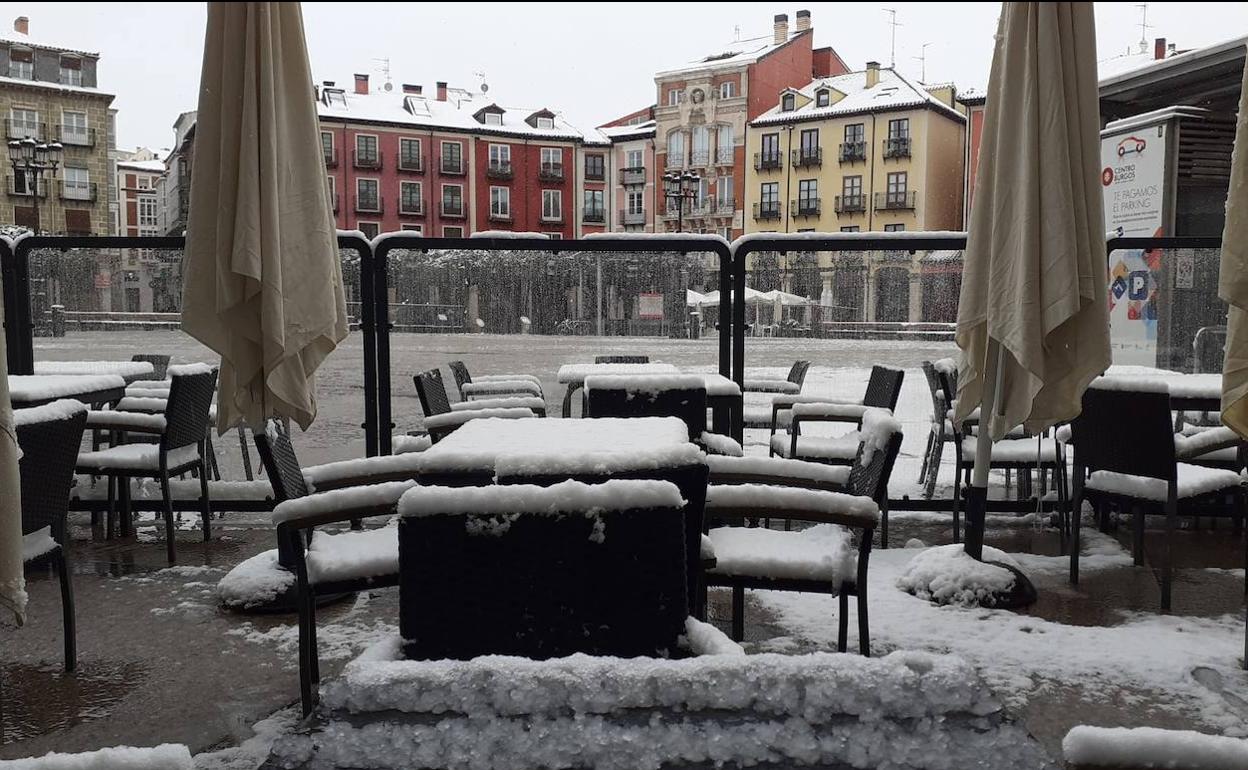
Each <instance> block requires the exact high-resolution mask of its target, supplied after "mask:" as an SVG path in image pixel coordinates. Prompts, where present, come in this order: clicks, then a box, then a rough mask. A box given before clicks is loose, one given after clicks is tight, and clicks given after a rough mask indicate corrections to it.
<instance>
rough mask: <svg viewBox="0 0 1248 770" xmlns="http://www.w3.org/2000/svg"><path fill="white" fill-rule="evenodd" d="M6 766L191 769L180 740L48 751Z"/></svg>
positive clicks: (14, 769)
mask: <svg viewBox="0 0 1248 770" xmlns="http://www.w3.org/2000/svg"><path fill="white" fill-rule="evenodd" d="M4 765H5V767H6V768H8V770H194V767H195V763H194V762H193V761H192V760H191V752H190V750H189V749H187V748H186V746H183V745H182V744H180V743H162V744H161V745H159V746H156V747H154V748H150V749H136V748H133V747H131V746H118V747H116V748H110V749H100V750H99V751H88V752H84V753H82V754H58V753H57V752H54V751H50V752H48V753H47V754H44V755H43V756H42V757H39V758H37V759H16V760H13V761H11V762H5V763H4Z"/></svg>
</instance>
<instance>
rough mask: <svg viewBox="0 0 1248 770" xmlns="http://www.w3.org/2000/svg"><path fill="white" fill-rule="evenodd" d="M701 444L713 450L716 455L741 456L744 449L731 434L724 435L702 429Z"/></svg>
mask: <svg viewBox="0 0 1248 770" xmlns="http://www.w3.org/2000/svg"><path fill="white" fill-rule="evenodd" d="M701 441H702V446H704V447H706V448H707V450H708V451H710V452H714V453H715V454H716V455H720V456H724V457H742V456H743V455H744V454H745V450H744V449H742V448H741V445H740V444H738V443H737V442H736V440H735V439H733V438H732V437H731V436H725V435H723V434H722V433H711V432H710V431H706V430H704V431H702V436H701Z"/></svg>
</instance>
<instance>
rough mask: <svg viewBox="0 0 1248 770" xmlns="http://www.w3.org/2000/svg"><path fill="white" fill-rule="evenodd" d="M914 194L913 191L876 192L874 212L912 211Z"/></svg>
mask: <svg viewBox="0 0 1248 770" xmlns="http://www.w3.org/2000/svg"><path fill="white" fill-rule="evenodd" d="M916 197H917V196H916V194H915V191H914V190H910V191H907V192H877V193H876V194H875V210H876V211H908V210H912V209H914V204H915V199H916Z"/></svg>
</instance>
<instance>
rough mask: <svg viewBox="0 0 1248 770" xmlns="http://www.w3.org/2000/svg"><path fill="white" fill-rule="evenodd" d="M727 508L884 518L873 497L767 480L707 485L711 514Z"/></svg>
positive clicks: (873, 519)
mask: <svg viewBox="0 0 1248 770" xmlns="http://www.w3.org/2000/svg"><path fill="white" fill-rule="evenodd" d="M726 510H732V511H742V510H754V511H757V512H758V515H764V516H774V517H776V518H784V517H785V514H786V513H799V512H803V511H805V512H808V513H815V514H824V515H827V514H843V515H848V516H854V517H856V518H861V519H863V523H864V524H866V523H870V524H871V525H872V526H874V525H875V524H876V523H878V522H879V520H880V509H879V507H878V506H877V505H876V504H875V501H874V500H872V499H871V498H869V497H858V496H856V495H847V494H844V493H842V492H825V491H823V490H818V489H795V488H792V487H779V486H770V485H767V484H736V485H720V486H710V487H707V489H706V511H707V514H708V515H710V514H715V515H723V514H722V512H723V511H726ZM797 518H800V517H797Z"/></svg>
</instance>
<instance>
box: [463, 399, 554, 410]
mask: <svg viewBox="0 0 1248 770" xmlns="http://www.w3.org/2000/svg"><path fill="white" fill-rule="evenodd" d="M515 408H521V409H532V410H533V411H534V412H538V411H543V412H544V411H546V400H545V399H543V398H541V397H539V396H513V397H511V398H482V399H476V400H473V401H457V402H455V403H454V404H451V411H452V412H463V411H466V410H472V409H515Z"/></svg>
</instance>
